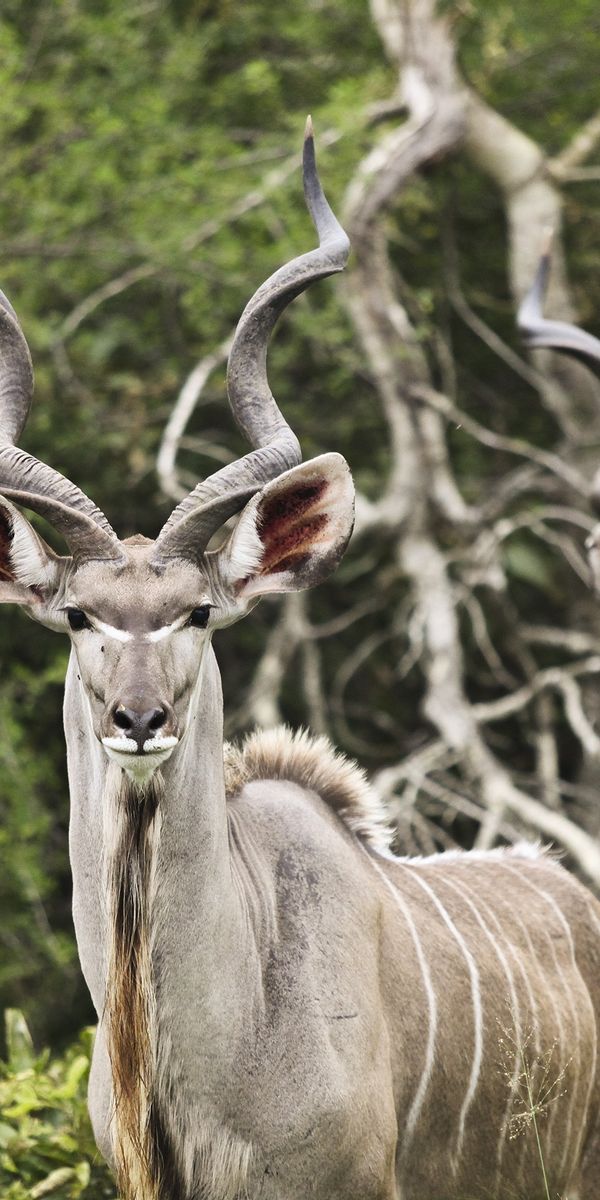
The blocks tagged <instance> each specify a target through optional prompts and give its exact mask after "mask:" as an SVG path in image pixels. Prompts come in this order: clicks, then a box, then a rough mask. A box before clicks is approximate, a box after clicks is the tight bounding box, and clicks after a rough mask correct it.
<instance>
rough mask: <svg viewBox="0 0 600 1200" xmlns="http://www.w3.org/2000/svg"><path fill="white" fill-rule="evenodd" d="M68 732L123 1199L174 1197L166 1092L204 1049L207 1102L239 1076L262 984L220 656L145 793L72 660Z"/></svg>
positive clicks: (210, 661) (80, 908)
mask: <svg viewBox="0 0 600 1200" xmlns="http://www.w3.org/2000/svg"><path fill="white" fill-rule="evenodd" d="M65 728H66V733H67V749H68V763H69V777H70V788H71V826H70V847H71V862H72V870H73V891H74V919H75V926H76V932H77V940H78V946H79V953H80V958H81V963H82V967H83V971H84V974H85V977H86V980H87V983H88V986H89V988H90V991H91V994H92V997H93V1000H94V1004H95V1006H96V1010H97V1012H98V1016H99V1017H100V1018H101V1019H102V1020H103V1021H104V1024H105V1034H106V1042H107V1046H108V1051H109V1057H110V1064H111V1076H112V1084H113V1092H114V1097H115V1103H114V1109H113V1111H114V1114H115V1123H114V1128H113V1145H114V1149H115V1157H116V1161H117V1173H118V1179H119V1185H120V1188H121V1191H122V1194H123V1195H124V1197H126V1198H129V1197H131V1198H133V1197H136V1198H138V1197H140V1198H141V1197H144V1200H145V1198H146V1197H149V1198H151V1200H155V1198H156V1197H158V1195H164V1196H167V1195H169V1196H171V1194H172V1195H179V1194H180V1192H181V1184H180V1183H178V1182H175V1183H174V1184H173V1187H172V1189H171V1190H169V1189H168V1188H167V1186H166V1183H165V1182H164V1171H165V1169H166V1167H165V1163H166V1164H167V1165H168V1163H169V1161H172V1162H174V1161H175V1160H174V1159H173V1158H172V1156H171V1155H170V1152H169V1151H168V1144H169V1143H168V1140H167V1141H165V1137H166V1135H165V1132H164V1128H163V1125H164V1120H163V1118H164V1108H162V1109H161V1092H162V1094H163V1095H164V1094H165V1091H169V1092H172V1090H173V1088H174V1087H175V1088H177V1087H178V1085H179V1084H180V1082H181V1081H182V1080H183V1077H184V1075H185V1066H186V1064H187V1063H188V1062H189V1061H193V1060H194V1059H196V1060H197V1059H198V1054H199V1049H200V1048H201V1047H202V1046H204V1047H205V1048H206V1059H205V1064H204V1067H205V1069H203V1071H202V1078H203V1086H205V1088H206V1094H207V1096H208V1095H209V1094H210V1090H211V1084H212V1083H213V1082H214V1080H212V1079H211V1065H212V1064H213V1063H217V1064H219V1070H221V1071H225V1072H229V1071H230V1063H231V1058H232V1054H233V1053H234V1051H233V1047H234V1045H235V1034H236V1030H235V1021H236V1018H237V1017H238V1015H239V1013H241V1012H242V1011H244V1005H243V1004H242V1003H241V998H242V997H244V999H245V1000H246V1001H247V1000H248V997H249V993H250V988H251V986H252V980H253V979H254V978H255V977H256V969H255V964H254V956H253V954H252V953H251V949H252V947H251V945H249V944H248V939H247V936H246V934H247V926H246V924H245V918H244V905H243V904H242V903H240V896H239V892H238V890H237V889H236V886H235V883H234V879H233V874H232V864H231V857H230V849H229V836H228V826H227V815H226V809H225V785H224V776H223V737H222V696H221V686H220V677H219V672H218V669H217V666H216V662H215V659H214V655H213V652H212V649H211V648H210V646H208V647H207V651H206V654H205V657H204V661H203V666H202V670H201V674H200V677H199V680H198V686H197V689H196V694H195V697H194V700H193V702H192V705H191V708H190V713H189V718H188V725H187V730H186V733H185V735H184V738H183V739H182V742H181V744H180V746H178V747H177V750H176V752H175V753H174V754H173V756H172V757H171V759H170V760H169V762H168V763H167V764H166V765H165V768H164V771H163V774H162V776H158V775H157V776H156V777H155V778H154V779H153V780H152V781H151V783H150V784H149V786H148V788H147V789H146V790H145V791H140V790H136V788H135V787H134V785H133V784H132V783H131V782H130V781H129V780H127V779H126V778H125V777H124V775H123V774H122V772H121V770H120V768H119V767H117V766H116V765H115V764H114V763H110V762H109V760H108V759H107V758H106V755H105V752H104V750H103V748H102V747H101V746H99V744H98V742H97V740H96V739H95V738H94V736H93V732H92V727H91V718H90V713H89V707H88V703H87V700H86V697H85V694H84V692H83V689H82V687H81V683H80V680H79V677H78V672H77V666H76V661H75V660H74V659H73V660H72V661H71V663H70V666H69V672H68V677H67V689H66V697H65ZM246 1011H247V1010H246ZM225 1014H228V1016H227V1017H226V1016H225ZM196 1099H197V1100H198V1099H200V1095H199V1094H198V1095H197V1096H196ZM161 1122H162V1124H159V1123H161ZM177 1170H179V1168H178V1169H177ZM176 1175H177V1179H179V1178H180V1176H179V1174H178V1173H177V1172H176ZM159 1179H162V1180H163V1182H162V1183H159V1182H158V1181H159Z"/></svg>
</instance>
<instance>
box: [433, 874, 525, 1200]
mask: <svg viewBox="0 0 600 1200" xmlns="http://www.w3.org/2000/svg"><path fill="white" fill-rule="evenodd" d="M444 883H445V885H446V887H449V888H451V889H452V891H454V892H457V893H458V895H459V896H460V897H461V899H462V900H464V902H465V903H466V904H468V906H469V908H470V909H471V912H472V913H473V914H474V916H475V919H476V921H477V923H478V925H479V926H480V927H481V929H482V930H483V932H484V933H485V936H486V937H487V939H488V941H489V943H490V945H491V946H492V948H493V950H494V953H495V954H496V957H497V958H498V961H499V962H500V965H501V966H502V969H503V971H504V974H505V975H506V982H507V984H508V993H509V996H510V1017H511V1019H512V1022H513V1024H514V1029H515V1036H516V1038H517V1044H520V1043H521V1039H522V1036H523V1031H522V1027H521V1010H520V1005H519V998H518V996H517V990H516V987H515V981H514V976H513V973H512V971H511V969H510V966H509V963H508V959H507V957H506V955H505V953H504V951H503V950H502V948H501V946H500V945H499V943H498V942H497V941H496V938H495V937H494V935H493V934H492V933H491V932H490V930H489V928H488V926H487V925H486V923H485V921H484V920H483V917H482V916H481V913H480V911H479V909H478V908H477V905H476V904H475V902H474V901H473V900H472V899H471V897H470V896H469V895H468V894H467V893H468V890H469V889H468V888H465V886H464V884H463V887H462V890H461V889H460V888H459V886H458V884H456V883H451V882H450V880H449V879H445V880H444ZM471 896H472V893H471ZM479 903H480V904H483V907H484V908H485V909H486V915H487V905H486V904H485V903H484V902H482V901H481V900H480V902H479ZM507 1032H509V1031H507ZM498 1033H499V1036H500V1035H501V1030H500V1029H499V1030H498ZM520 1071H521V1066H520V1063H519V1060H518V1057H517V1055H516V1053H515V1055H514V1064H513V1071H512V1076H511V1080H510V1087H509V1094H508V1100H507V1103H506V1110H505V1113H504V1118H503V1121H502V1125H501V1128H500V1136H499V1138H498V1149H497V1151H496V1158H497V1162H498V1166H497V1173H496V1188H497V1189H498V1188H499V1187H500V1182H501V1171H502V1158H503V1155H504V1147H505V1145H506V1135H507V1132H508V1126H509V1122H510V1115H511V1110H512V1107H513V1102H514V1093H515V1088H516V1085H517V1080H518V1078H519V1074H520Z"/></svg>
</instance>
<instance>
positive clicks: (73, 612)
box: [67, 608, 91, 629]
mask: <svg viewBox="0 0 600 1200" xmlns="http://www.w3.org/2000/svg"><path fill="white" fill-rule="evenodd" d="M67 621H68V622H69V625H70V626H71V629H91V625H90V623H89V621H88V619H87V617H86V615H85V613H84V612H82V611H81V609H80V608H68V609H67Z"/></svg>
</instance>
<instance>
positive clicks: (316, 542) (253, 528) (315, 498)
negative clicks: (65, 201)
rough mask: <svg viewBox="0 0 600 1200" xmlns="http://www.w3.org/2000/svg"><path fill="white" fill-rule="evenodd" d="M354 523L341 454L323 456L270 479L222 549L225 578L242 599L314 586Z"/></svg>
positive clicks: (350, 491) (336, 559)
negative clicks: (270, 481) (271, 480)
mask: <svg viewBox="0 0 600 1200" xmlns="http://www.w3.org/2000/svg"><path fill="white" fill-rule="evenodd" d="M353 525H354V485H353V483H352V476H351V474H350V470H349V468H348V464H347V463H346V461H345V460H344V459H343V458H342V456H341V455H340V454H322V455H321V456H320V457H319V458H313V459H311V460H310V462H307V463H301V464H300V466H298V467H292V469H291V470H290V471H286V472H285V474H283V475H280V476H279V478H278V479H275V480H273V482H272V483H268V484H267V485H266V487H264V488H263V489H262V491H260V492H259V493H258V495H257V496H255V497H254V498H253V499H252V500H251V501H250V503H249V504H247V505H246V508H245V509H244V511H243V513H242V516H241V517H240V520H239V522H238V524H237V527H236V529H235V530H234V533H233V534H232V537H231V539H230V541H229V543H228V545H227V546H226V547H224V550H223V563H222V575H223V581H224V582H225V583H227V584H228V585H229V586H230V587H232V588H233V590H234V592H235V594H236V597H237V598H238V599H240V600H249V599H252V598H253V597H257V596H261V595H263V594H264V593H265V592H295V591H300V590H301V589H303V588H309V587H313V586H314V585H315V584H317V583H321V582H322V580H323V579H326V578H327V576H328V575H330V574H331V572H332V571H333V570H335V568H336V567H337V564H338V562H339V561H340V559H341V557H342V555H343V553H344V551H345V549H346V546H347V545H348V540H349V538H350V534H351V533H352V527H353Z"/></svg>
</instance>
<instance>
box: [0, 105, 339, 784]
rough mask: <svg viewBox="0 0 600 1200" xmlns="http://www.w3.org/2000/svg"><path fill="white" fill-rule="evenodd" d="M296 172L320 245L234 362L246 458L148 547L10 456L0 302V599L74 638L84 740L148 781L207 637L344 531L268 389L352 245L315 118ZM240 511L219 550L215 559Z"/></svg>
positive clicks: (21, 347) (184, 713)
mask: <svg viewBox="0 0 600 1200" xmlns="http://www.w3.org/2000/svg"><path fill="white" fill-rule="evenodd" d="M303 170H304V189H305V196H306V201H307V205H308V208H309V211H310V214H311V217H312V219H313V222H314V224H315V227H316V230H317V234H318V240H319V246H318V248H317V249H315V250H312V251H310V252H309V253H307V254H303V255H301V256H299V257H298V258H295V259H293V260H292V261H291V262H289V263H287V264H286V265H285V266H283V267H281V268H280V269H279V270H278V271H276V272H275V274H274V275H272V276H271V277H270V278H269V279H268V280H267V281H266V282H265V283H264V284H263V285H262V287H260V288H259V289H258V291H257V292H256V293H255V295H254V296H253V297H252V299H251V300H250V302H249V304H248V305H247V306H246V308H245V310H244V312H243V314H242V317H241V319H240V322H239V325H238V328H237V331H236V335H235V338H234V342H233V346H232V349H231V353H230V356H229V363H228V372H227V377H228V394H229V399H230V403H231V406H232V409H233V413H234V416H235V418H236V420H237V422H238V424H239V426H240V427H241V429H242V430H243V432H244V434H245V435H246V437H247V438H248V441H249V442H250V444H251V446H253V447H254V449H253V450H252V451H251V452H250V453H248V454H246V455H245V456H244V457H243V458H241V459H239V460H238V461H237V462H234V463H231V464H229V465H228V466H226V467H224V468H222V469H221V470H219V471H217V472H216V473H214V474H213V475H211V476H210V477H209V478H207V479H205V480H204V481H203V482H201V483H199V484H198V485H197V486H196V487H195V488H194V490H193V491H192V492H191V493H190V494H189V495H188V496H186V497H185V499H184V500H182V502H181V503H180V504H179V505H178V506H177V508H176V509H175V510H174V512H172V514H171V516H170V517H169V519H168V521H167V522H166V524H165V525H164V527H163V529H162V530H161V532H160V534H159V536H158V538H157V539H156V540H155V541H151V540H149V539H147V538H144V537H133V538H128V539H126V540H124V541H121V540H119V538H118V537H117V535H116V533H115V532H114V530H113V529H112V528H111V526H110V524H109V522H108V521H107V519H106V517H105V516H104V514H103V513H102V512H100V510H99V509H98V508H97V507H96V506H95V505H94V503H93V502H92V501H91V500H90V499H89V498H88V497H87V496H86V495H84V493H83V492H82V491H80V490H79V488H78V487H76V486H75V485H74V484H72V483H71V482H69V481H68V480H67V479H65V478H64V477H63V476H62V475H60V474H58V472H56V471H54V470H53V469H52V468H51V467H49V466H47V465H46V464H45V463H42V462H39V461H38V460H37V459H35V458H33V457H32V456H31V455H30V454H27V453H25V452H24V451H23V450H20V449H18V448H17V442H18V440H19V437H20V434H21V432H22V430H23V427H24V425H25V422H26V419H27V415H28V412H29V408H30V404H31V397H32V392H33V372H32V367H31V359H30V355H29V350H28V347H27V343H26V341H25V338H24V335H23V333H22V330H21V328H20V326H19V323H18V320H17V317H16V314H15V312H14V310H13V308H12V306H11V304H10V303H9V301H8V300H7V299H6V297H5V296H4V295H3V294H2V293H0V492H1V493H2V494H1V495H0V602H4V603H10V602H12V603H17V604H20V605H22V606H23V607H24V608H25V609H26V610H27V612H28V613H29V614H30V616H32V617H33V618H34V619H35V620H37V621H40V622H41V623H42V624H43V625H46V626H49V627H50V628H51V629H55V630H59V631H64V632H65V633H67V634H68V635H69V637H70V638H71V641H72V646H73V653H74V655H75V658H76V661H77V674H78V676H79V678H80V680H81V684H82V686H83V689H84V692H85V696H86V698H87V704H88V707H89V716H90V722H91V728H92V732H93V735H94V736H95V738H96V739H97V740H98V742H99V743H101V745H102V746H103V747H104V750H105V751H106V754H107V755H108V756H109V757H110V758H112V759H114V760H116V761H117V763H118V764H119V765H120V766H121V767H122V768H123V769H125V770H126V771H127V772H128V774H129V775H130V776H131V777H132V778H133V779H134V780H136V781H137V782H141V783H144V782H146V781H147V780H148V779H149V777H150V776H151V775H152V773H153V772H154V771H155V770H156V768H157V767H158V766H159V765H161V764H162V763H163V762H164V761H165V760H166V759H167V758H168V757H169V756H170V755H171V754H172V753H173V752H174V751H175V750H176V748H177V747H178V745H179V744H180V743H181V742H182V740H183V739H184V738H185V735H186V729H188V728H189V725H190V722H191V720H192V719H193V714H194V698H195V696H196V693H197V689H198V687H200V686H201V679H202V673H201V666H202V661H203V657H204V654H205V652H206V649H207V647H208V645H209V644H210V639H211V635H212V632H213V630H214V629H216V628H218V627H220V626H224V625H228V624H231V623H232V622H233V621H235V620H237V619H238V618H239V617H242V616H244V614H245V613H246V612H248V610H249V609H250V608H252V607H253V606H254V605H255V603H256V602H257V600H258V599H259V598H260V596H261V595H263V594H265V593H266V592H286V591H292V590H297V589H301V588H306V587H310V586H312V585H313V584H315V583H318V582H319V581H320V580H322V579H324V578H325V577H326V576H327V575H328V574H329V573H330V572H331V571H332V570H333V568H334V567H335V566H336V564H337V562H338V561H339V559H340V558H341V556H342V554H343V552H344V550H345V547H346V545H347V542H348V539H349V536H350V533H351V530H352V522H353V487H352V480H351V476H350V472H349V470H348V467H347V465H346V463H345V461H344V459H343V458H341V456H340V455H338V454H324V455H322V456H320V457H319V458H315V459H313V460H311V461H310V462H307V463H301V453H300V447H299V444H298V441H297V439H296V437H295V436H294V434H293V432H292V430H291V429H290V427H289V425H288V424H287V423H286V421H285V420H284V418H283V416H282V414H281V412H280V411H279V408H278V407H277V404H276V402H275V400H274V398H273V396H272V394H271V391H270V389H269V385H268V380H267V372H266V355H267V344H268V340H269V336H270V334H271V331H272V329H273V327H274V325H275V322H276V321H277V318H278V317H279V315H280V314H281V312H282V311H283V309H284V308H285V307H286V305H287V304H288V303H289V302H290V300H292V299H294V297H295V296H297V295H299V294H300V293H301V292H302V291H304V289H305V288H306V287H308V286H309V284H310V283H312V282H313V281H314V280H316V279H321V278H324V277H325V276H327V275H331V274H333V273H334V272H337V271H340V270H342V268H343V267H344V265H345V263H346V259H347V257H348V251H349V243H348V239H347V237H346V235H345V233H344V231H343V229H342V228H341V226H340V225H339V223H338V221H337V219H336V217H335V216H334V214H333V212H332V211H331V209H330V207H329V205H328V203H327V200H326V199H325V196H324V194H323V191H322V188H321V185H320V182H319V178H318V174H317V170H316V164H315V154H314V142H313V137H312V128H311V126H310V122H309V124H308V125H307V132H306V138H305V143H304V158H303ZM21 507H24V508H26V509H29V510H32V511H33V512H35V513H38V514H40V515H41V516H42V517H44V518H46V519H47V520H48V521H49V522H50V523H51V524H52V525H53V526H54V528H55V529H56V530H57V531H58V532H59V533H60V534H61V535H62V536H63V538H64V539H65V541H66V543H67V545H68V547H69V549H70V552H71V553H70V555H69V556H68V557H60V556H58V555H56V554H55V553H54V552H53V551H52V550H51V549H50V547H49V546H48V545H46V543H45V542H44V541H43V540H42V538H41V537H40V536H39V534H38V533H37V532H36V531H35V530H34V528H33V527H32V525H31V524H30V522H29V521H28V520H27V518H26V517H25V516H24V515H23V513H22V512H21ZM234 515H238V520H237V523H236V525H235V528H234V530H233V532H232V533H231V535H230V536H229V538H228V540H227V541H225V542H224V544H223V545H222V546H221V547H220V548H219V549H216V550H211V549H209V548H208V546H209V542H210V540H211V538H212V536H213V534H215V533H216V532H217V530H218V529H219V528H220V527H221V526H222V525H223V524H224V523H225V522H226V521H227V520H228V519H229V518H230V517H233V516H234Z"/></svg>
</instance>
